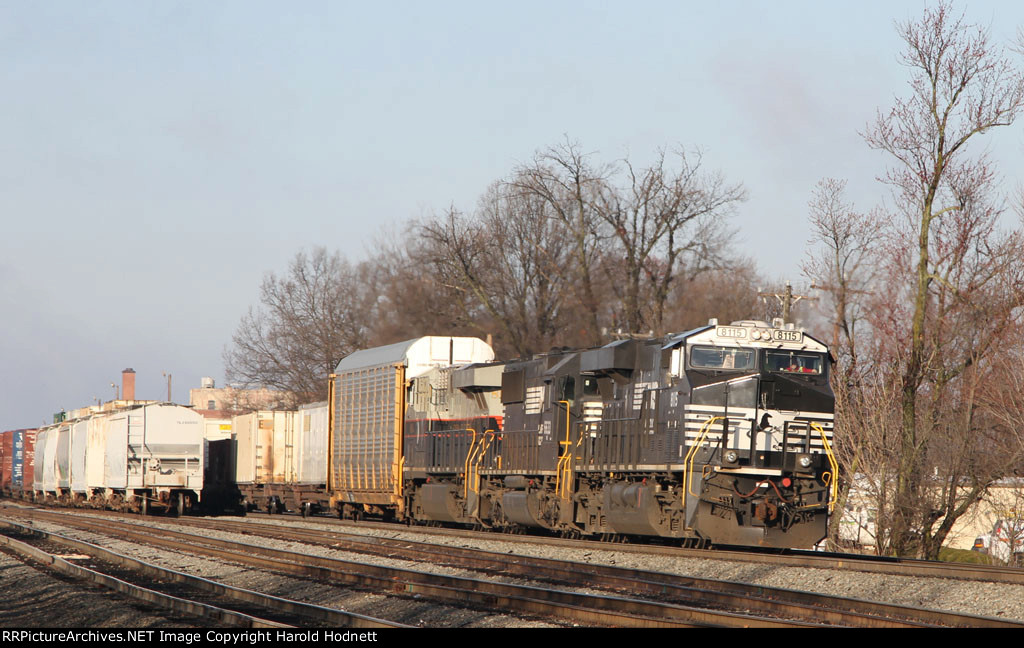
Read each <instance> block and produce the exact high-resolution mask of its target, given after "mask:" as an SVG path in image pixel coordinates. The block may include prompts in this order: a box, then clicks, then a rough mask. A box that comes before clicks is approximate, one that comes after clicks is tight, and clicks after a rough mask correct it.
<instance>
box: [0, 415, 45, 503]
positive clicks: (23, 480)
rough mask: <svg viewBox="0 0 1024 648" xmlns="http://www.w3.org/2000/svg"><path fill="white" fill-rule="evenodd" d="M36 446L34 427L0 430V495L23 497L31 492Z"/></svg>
mask: <svg viewBox="0 0 1024 648" xmlns="http://www.w3.org/2000/svg"><path fill="white" fill-rule="evenodd" d="M35 447H36V430H34V429H22V430H7V431H6V432H0V495H2V496H4V497H17V498H22V497H24V495H25V493H28V494H31V492H32V481H33V479H34V476H35ZM26 484H27V488H26Z"/></svg>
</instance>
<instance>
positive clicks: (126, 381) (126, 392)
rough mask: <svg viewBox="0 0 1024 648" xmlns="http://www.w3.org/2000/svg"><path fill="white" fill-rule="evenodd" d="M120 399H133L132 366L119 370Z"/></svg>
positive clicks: (133, 371)
mask: <svg viewBox="0 0 1024 648" xmlns="http://www.w3.org/2000/svg"><path fill="white" fill-rule="evenodd" d="M121 399H122V400H127V401H132V400H135V370H134V369H132V368H128V369H125V370H124V371H122V372H121Z"/></svg>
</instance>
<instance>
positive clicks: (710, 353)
mask: <svg viewBox="0 0 1024 648" xmlns="http://www.w3.org/2000/svg"><path fill="white" fill-rule="evenodd" d="M754 358H755V356H754V350H753V349H740V348H735V347H709V346H695V347H693V350H692V351H691V352H690V366H691V367H693V368H695V369H753V368H754Z"/></svg>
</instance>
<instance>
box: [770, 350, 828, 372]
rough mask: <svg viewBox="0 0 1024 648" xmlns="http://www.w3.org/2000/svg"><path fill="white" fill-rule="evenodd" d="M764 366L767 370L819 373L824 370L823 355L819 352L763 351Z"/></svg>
mask: <svg viewBox="0 0 1024 648" xmlns="http://www.w3.org/2000/svg"><path fill="white" fill-rule="evenodd" d="M764 356H765V367H767V369H768V371H777V372H779V373H795V374H810V375H821V374H822V372H823V371H824V370H825V356H824V355H822V354H820V353H800V352H797V351H781V350H780V351H765V354H764Z"/></svg>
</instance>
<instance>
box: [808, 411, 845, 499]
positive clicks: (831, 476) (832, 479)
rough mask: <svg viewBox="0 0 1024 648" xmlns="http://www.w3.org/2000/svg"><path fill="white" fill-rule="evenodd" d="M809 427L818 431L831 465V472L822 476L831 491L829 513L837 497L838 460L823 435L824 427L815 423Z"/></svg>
mask: <svg viewBox="0 0 1024 648" xmlns="http://www.w3.org/2000/svg"><path fill="white" fill-rule="evenodd" d="M811 427H812V428H814V429H815V430H817V431H818V434H820V435H821V442H822V444H823V445H824V446H825V454H826V456H828V463H829V466H831V467H832V472H831V473H825V474H824V475H822V476H823V477H827V479H826V481H825V483H826V484H827V485H828V487H829V490H830V491H831V494H830V497H829V499H828V512H829V513H831V512H832V511H834V510H835V507H836V501H837V500H838V499H839V462H838V461H836V456H835V454H833V453H832V445H831V444H830V443H829V442H828V437H826V436H825V428H823V427H821V425H819V424H817V423H811Z"/></svg>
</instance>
